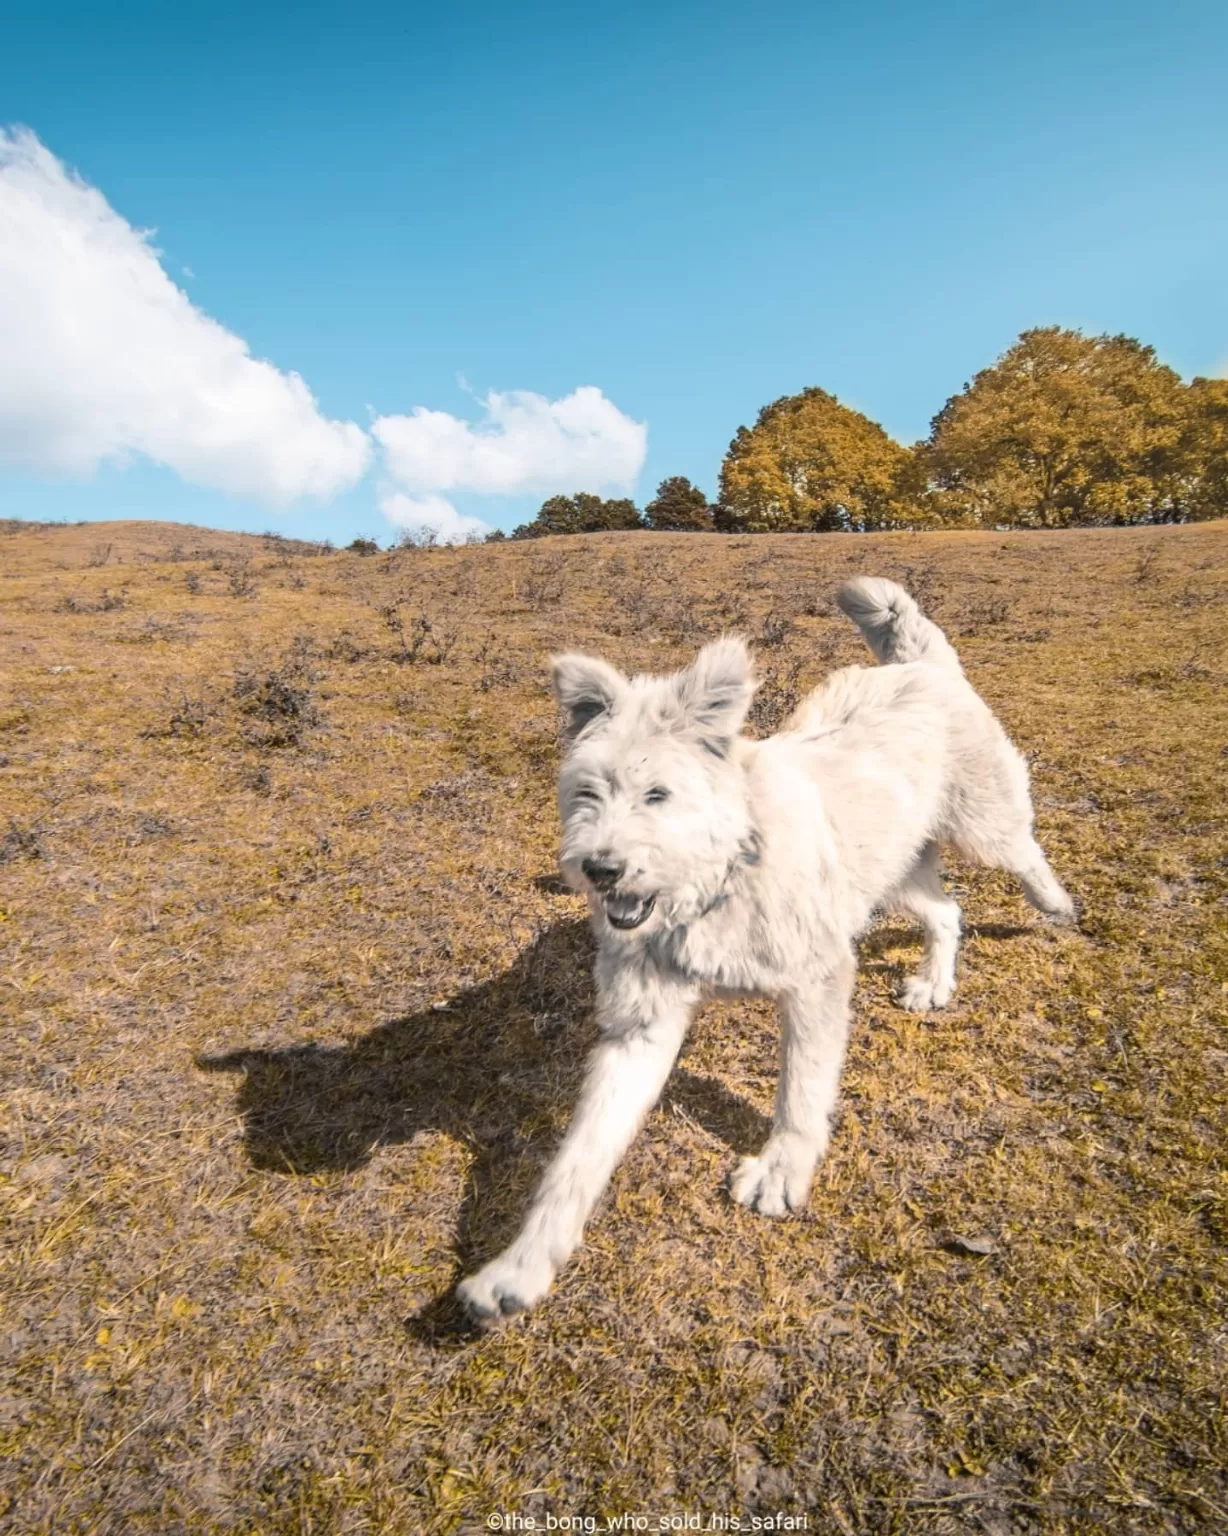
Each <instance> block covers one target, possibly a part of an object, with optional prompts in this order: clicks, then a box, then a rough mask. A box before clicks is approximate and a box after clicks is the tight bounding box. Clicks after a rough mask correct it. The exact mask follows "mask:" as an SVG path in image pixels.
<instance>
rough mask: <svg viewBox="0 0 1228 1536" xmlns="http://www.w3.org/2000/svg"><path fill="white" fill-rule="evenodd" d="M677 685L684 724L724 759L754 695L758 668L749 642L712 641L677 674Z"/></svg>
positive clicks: (733, 637) (728, 638) (734, 637)
mask: <svg viewBox="0 0 1228 1536" xmlns="http://www.w3.org/2000/svg"><path fill="white" fill-rule="evenodd" d="M675 686H676V688H677V694H678V706H679V709H680V711H681V714H682V718H683V722H684V724H685V725H686V726H688V727H690V728H692V729H694V730H695V731H696V732H697V733H698V734H699V737H700V739H701V740H702V742H703V744H704V746H705V747H707V748H708V750H709V751H710V752H715V753H716V755H717V756H718V757H724V756H725V754H726V752H728V750H729V744H730V742H731V741H732V740H733V738H734V737H735V736H736V735H737V734H738V732H739V731H740V730H741V729H742V722H743V721H744V720H745V719H746V711H747V710H748V709H749V708H750V701H751V699H752V698H753V697H754V693H755V687H756V679H755V669H754V665H753V664H752V662H751V659H750V652H749V651H748V650H747V649H746V642H745V641H744V640H743V639H741V637H740V636H738V635H723V636H722V637H721V639H719V640H713V641H712V643H711V644H710V645H705V646H704V648H703V650H702V651H700V653H699V655H698V656H697V657H696V658H695V660H694V662H693V663H692V664H691V665H690V666H689V667H688V668H687V669H686V671H685V672H680V673H679V674H678V678H677V682H676V685H675Z"/></svg>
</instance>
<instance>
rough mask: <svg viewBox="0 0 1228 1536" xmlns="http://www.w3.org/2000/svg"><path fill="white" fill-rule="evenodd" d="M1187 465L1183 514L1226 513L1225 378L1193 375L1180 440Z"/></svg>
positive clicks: (1227, 431)
mask: <svg viewBox="0 0 1228 1536" xmlns="http://www.w3.org/2000/svg"><path fill="white" fill-rule="evenodd" d="M1182 447H1183V451H1184V454H1185V457H1186V461H1187V466H1188V469H1189V479H1190V490H1189V496H1188V498H1187V502H1186V516H1187V517H1188V518H1189V519H1190V520H1191V521H1201V520H1203V519H1204V518H1208V517H1228V379H1195V380H1194V382H1193V383H1192V384H1191V385H1190V387H1189V389H1188V391H1187V394H1186V422H1185V432H1184V435H1183V442H1182Z"/></svg>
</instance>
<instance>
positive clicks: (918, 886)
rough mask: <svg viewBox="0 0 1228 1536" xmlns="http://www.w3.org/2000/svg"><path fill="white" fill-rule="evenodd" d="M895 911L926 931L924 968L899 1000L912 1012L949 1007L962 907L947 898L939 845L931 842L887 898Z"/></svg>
mask: <svg viewBox="0 0 1228 1536" xmlns="http://www.w3.org/2000/svg"><path fill="white" fill-rule="evenodd" d="M886 905H887V906H889V907H890V908H891V909H892V910H893V911H895V912H904V913H907V914H908V915H909V916H910V917H915V918H916V919H917V921H918V922H919V923H920V924H921V926H922V928H923V929H924V930H925V953H924V955H923V956H922V959H921V969H920V970H919V971H918V972H917V974H916V975H915V976H909V977H908V978H907V979H906V980H905V982H904V984H903V986H902V987H901V988H900V990H899V993H898V995H897V998H896V1001H897V1002H898V1003H899V1004H900V1007H901V1008H907V1009H908V1010H909V1012H910V1013H928V1012H929V1010H930V1009H931V1008H945V1007H946V1005H947V1004H948V1003H949V1002H950V1001H951V994H952V993H953V992H954V991H955V957H956V955H957V954H958V953H959V934H960V913H959V904H958V902H956V901H954V900H953V899H952V898H951V897H950V896H948V895H947V893H946V891H945V890H944V889H943V885H942V875H941V873H940V872H939V868H938V845H937V843H927V844H926V845H925V847H924V848H923V849H922V850H921V853H920V856H919V857H918V859H917V862H916V863H915V864H914V865H913V867H912V869H910V870H909V872H908V874H907V875H906V876H905V877H904V879H903V881H902V882H901V883H900V885H899V886H897V887H896V889H895V890H894V891H893V892H892V893H891V895H890V896H889V897H888V898H887V902H886Z"/></svg>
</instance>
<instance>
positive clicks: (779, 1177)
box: [729, 1141, 815, 1216]
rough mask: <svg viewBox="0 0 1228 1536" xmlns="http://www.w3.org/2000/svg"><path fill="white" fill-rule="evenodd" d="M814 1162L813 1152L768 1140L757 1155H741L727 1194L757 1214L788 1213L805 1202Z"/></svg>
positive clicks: (797, 1209)
mask: <svg viewBox="0 0 1228 1536" xmlns="http://www.w3.org/2000/svg"><path fill="white" fill-rule="evenodd" d="M814 1161H815V1160H814V1154H813V1153H809V1154H806V1153H803V1152H802V1151H801V1150H800V1149H799V1148H796V1147H790V1146H788V1145H782V1144H779V1143H778V1144H777V1145H775V1146H773V1145H772V1143H771V1142H770V1141H769V1142H768V1144H767V1146H766V1147H764V1149H763V1151H762V1153H761V1154H760V1155H759V1156H758V1157H744V1158H743V1159H742V1161H741V1162H740V1163H739V1164H738V1166H737V1168H736V1169H735V1170H734V1173H733V1177H732V1178H731V1179H730V1181H729V1193H730V1194H731V1195H732V1196H733V1198H734V1199H735V1200H736V1201H737V1202H738V1204H739V1205H746V1206H749V1207H750V1209H751V1210H752V1211H758V1212H759V1214H760V1216H787V1215H788V1214H789V1212H790V1211H800V1210H801V1208H802V1207H803V1206H804V1205H805V1204H806V1200H807V1198H808V1197H809V1195H810V1180H811V1177H812V1176H813V1173H814Z"/></svg>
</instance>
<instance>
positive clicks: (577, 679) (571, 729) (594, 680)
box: [550, 652, 627, 741]
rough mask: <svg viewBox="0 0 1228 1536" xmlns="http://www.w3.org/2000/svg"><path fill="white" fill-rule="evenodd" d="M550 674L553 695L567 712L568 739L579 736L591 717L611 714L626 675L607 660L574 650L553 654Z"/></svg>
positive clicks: (623, 685) (623, 688)
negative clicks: (567, 652) (581, 654)
mask: <svg viewBox="0 0 1228 1536" xmlns="http://www.w3.org/2000/svg"><path fill="white" fill-rule="evenodd" d="M550 677H551V682H552V683H553V685H554V696H555V698H556V699H557V700H558V701H559V703H560V704H561V705H562V707H563V710H564V712H565V713H566V715H567V726H566V734H567V738H568V740H569V741H570V740H573V739H574V738H575V737H576V736H578V735H579V734H580V732H581V731H582V730H583V729H584V727H585V726H586V725H587V724H588V723H589V721H590V720H595V719H596V718H597V716H598V715H608V714H610V713H611V712H612V710H613V709H614V706H615V704H617V703H618V700H619V699H620V698H621V697H622V694H623V692H624V691H625V689H626V686H627V680H626V678H625V677H624V676H623V675H622V673H621V672H618V671H616V670H615V668H613V667H612V666H610V664H609V662H608V661H602V660H601V659H600V657H597V656H580V655H578V654H576V653H575V652H572V653H571V654H569V655H567V656H552V657H551V658H550Z"/></svg>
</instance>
